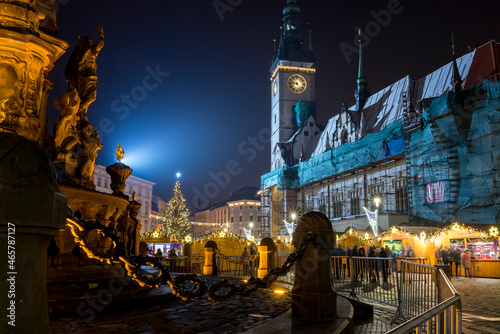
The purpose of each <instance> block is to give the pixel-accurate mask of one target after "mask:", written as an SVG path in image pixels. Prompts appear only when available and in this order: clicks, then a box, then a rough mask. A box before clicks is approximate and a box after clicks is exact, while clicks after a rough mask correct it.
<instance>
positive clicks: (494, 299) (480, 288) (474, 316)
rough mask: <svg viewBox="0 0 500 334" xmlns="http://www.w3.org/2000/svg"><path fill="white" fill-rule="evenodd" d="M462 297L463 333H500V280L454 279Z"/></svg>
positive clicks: (454, 283)
mask: <svg viewBox="0 0 500 334" xmlns="http://www.w3.org/2000/svg"><path fill="white" fill-rule="evenodd" d="M451 283H452V284H453V286H454V287H455V289H456V290H457V292H458V294H459V295H460V297H462V313H463V316H462V331H463V333H465V334H469V333H470V334H472V333H474V334H476V333H477V334H486V333H487V334H499V333H500V280H499V279H488V278H471V279H469V278H464V277H458V278H457V277H453V278H452V279H451Z"/></svg>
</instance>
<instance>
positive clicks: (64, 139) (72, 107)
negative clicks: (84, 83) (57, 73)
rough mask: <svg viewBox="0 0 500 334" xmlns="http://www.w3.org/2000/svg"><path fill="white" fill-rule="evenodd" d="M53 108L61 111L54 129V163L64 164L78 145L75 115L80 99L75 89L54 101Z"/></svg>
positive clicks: (76, 118) (76, 117)
mask: <svg viewBox="0 0 500 334" xmlns="http://www.w3.org/2000/svg"><path fill="white" fill-rule="evenodd" d="M54 108H56V109H59V110H61V117H59V119H58V120H57V121H56V125H55V128H54V136H55V138H54V141H55V149H56V152H55V153H56V156H55V159H54V161H55V162H66V161H68V159H70V158H71V150H72V149H73V148H74V147H75V145H76V144H77V143H78V131H77V129H76V123H77V120H78V116H77V115H76V114H77V112H78V109H79V108H80V97H79V96H78V92H77V91H76V89H73V90H71V91H69V92H67V93H66V94H64V96H63V97H62V98H60V99H59V98H56V99H55V100H54Z"/></svg>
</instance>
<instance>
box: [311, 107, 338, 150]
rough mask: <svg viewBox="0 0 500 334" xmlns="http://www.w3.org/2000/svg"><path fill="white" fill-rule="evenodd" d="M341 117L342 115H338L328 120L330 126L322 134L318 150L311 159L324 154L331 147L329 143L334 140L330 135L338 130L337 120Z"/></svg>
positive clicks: (317, 145) (317, 146)
mask: <svg viewBox="0 0 500 334" xmlns="http://www.w3.org/2000/svg"><path fill="white" fill-rule="evenodd" d="M339 117H340V114H337V115H335V116H333V117H332V118H330V119H329V120H328V124H327V125H326V127H325V129H324V130H323V132H322V133H321V136H320V137H319V140H318V144H316V149H315V150H314V152H313V153H312V155H311V157H315V156H317V155H319V154H321V153H323V152H326V151H328V148H329V147H330V143H328V141H331V140H332V138H331V137H330V136H329V135H328V134H329V133H331V134H334V133H335V131H336V130H337V120H338V119H339Z"/></svg>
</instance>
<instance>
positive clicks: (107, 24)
mask: <svg viewBox="0 0 500 334" xmlns="http://www.w3.org/2000/svg"><path fill="white" fill-rule="evenodd" d="M56 2H58V3H59V8H58V19H59V37H60V38H62V39H64V40H66V41H67V42H68V43H70V45H71V46H70V48H69V49H68V51H67V53H66V54H65V55H64V56H63V57H62V58H61V59H59V60H58V61H57V62H56V67H55V69H54V70H53V71H52V74H51V79H52V81H53V82H54V89H53V91H52V94H51V96H50V98H49V108H48V109H49V112H48V117H49V118H50V121H51V123H50V125H49V129H50V130H51V129H52V126H53V122H54V121H55V119H57V117H58V116H59V114H58V112H57V111H56V110H55V109H54V108H52V106H51V105H50V104H51V103H52V101H53V99H54V98H55V97H60V96H62V95H63V94H64V92H65V90H66V83H65V81H64V75H63V73H64V72H63V71H64V66H65V64H66V62H67V60H68V58H69V56H70V54H71V52H72V51H73V47H74V45H75V44H76V42H77V38H78V35H81V36H85V35H88V36H91V37H92V38H93V39H94V41H95V40H97V27H98V26H103V27H104V33H105V46H104V49H103V50H102V51H101V53H100V55H99V57H98V61H97V63H98V70H97V74H98V77H99V79H98V94H97V100H96V102H94V103H93V104H92V105H91V106H90V108H89V112H88V118H89V120H90V122H91V124H92V125H93V126H94V128H95V129H97V130H99V132H100V134H101V141H102V143H103V144H104V147H103V148H102V150H100V151H99V158H98V162H100V163H102V164H105V165H109V164H112V163H114V162H115V159H114V156H115V153H114V152H115V148H116V143H117V142H119V143H120V144H121V145H122V147H123V148H124V150H125V163H126V164H128V165H129V166H130V167H132V168H133V169H134V175H137V176H139V177H143V178H146V179H148V180H151V181H153V182H156V183H157V185H156V186H155V188H154V192H155V194H157V195H158V196H160V197H162V198H163V199H164V200H168V199H169V198H170V196H171V194H172V189H173V187H174V183H175V179H176V178H175V174H176V172H178V171H179V172H181V173H182V181H181V182H182V189H183V193H184V195H185V197H186V199H187V200H188V203H189V204H190V205H191V206H195V204H196V202H198V201H195V194H196V193H198V192H197V191H199V193H201V194H202V196H201V197H202V199H201V200H202V201H201V202H202V204H205V203H204V202H205V200H208V199H210V200H211V201H212V203H215V202H216V201H217V200H220V199H223V198H226V197H228V196H229V192H231V191H235V190H237V189H239V188H241V187H243V186H245V185H252V186H258V185H259V177H260V175H261V174H263V173H265V172H267V171H268V170H269V155H270V148H269V145H268V143H267V142H266V138H268V136H266V134H267V133H268V132H267V131H268V128H269V123H270V116H269V115H270V99H271V97H270V96H271V93H270V83H269V67H270V61H271V57H272V54H273V42H272V40H273V38H278V36H279V27H280V24H281V22H282V21H281V20H282V13H281V11H282V8H283V6H284V5H285V4H286V1H285V0H273V1H252V0H232V1H227V0H220V1H218V3H219V4H220V3H223V4H229V3H232V4H235V5H237V6H231V10H228V11H225V12H224V13H222V14H221V13H218V12H217V11H216V9H215V7H214V1H212V0H204V1H202V0H181V1H170V0H150V1H117V0H105V1H103V0H85V1H84V0H69V1H68V0H57V1H56ZM297 2H298V4H299V5H300V6H301V7H302V14H303V15H302V17H303V24H302V33H303V40H304V43H305V44H308V38H307V30H308V29H309V28H310V29H312V30H313V42H314V48H315V53H316V58H317V60H318V62H317V68H318V71H317V82H316V86H317V96H316V98H317V107H318V118H319V120H320V121H322V122H324V123H326V120H327V119H328V118H329V117H331V116H333V115H334V114H335V113H336V111H337V110H338V106H339V105H340V102H341V99H342V98H345V99H346V102H347V104H348V105H352V104H354V97H353V92H354V85H355V80H356V74H357V58H356V55H352V54H351V55H350V59H349V57H346V56H345V54H344V53H345V52H342V49H341V47H340V46H341V45H343V46H344V48H346V45H350V46H354V43H353V40H354V27H355V26H357V25H358V23H359V22H362V25H361V26H362V27H364V28H366V27H368V29H371V30H370V34H371V35H372V37H371V38H370V40H369V41H368V42H367V45H366V48H365V51H364V53H365V56H366V58H365V66H366V76H367V79H368V83H369V84H370V87H371V91H372V92H377V91H378V90H380V89H383V88H384V87H386V86H387V85H389V84H391V83H392V82H394V81H396V80H399V79H400V78H402V77H403V76H405V75H411V76H412V77H413V78H415V79H417V78H420V77H422V76H424V75H426V74H427V73H429V72H431V71H433V70H435V69H437V68H438V67H441V66H442V65H444V64H445V63H446V62H448V61H450V60H451V42H450V35H451V32H454V33H455V36H456V43H457V54H458V56H461V55H463V54H464V53H466V52H467V45H471V44H483V43H486V42H487V41H489V40H491V39H496V40H497V41H500V29H499V25H500V24H499V22H500V21H499V20H498V12H499V9H500V4H499V2H498V1H496V0H489V1H481V0H479V1H475V2H474V3H473V2H471V1H465V0H459V1H451V0H444V1H430V0H422V1H419V0H413V1H411V0H402V1H393V0H391V1H385V0H384V1H378V0H374V1H350V2H347V1H345V2H337V1H326V0H315V1H313V0H298V1H297ZM227 8H230V7H227ZM382 10H383V11H388V10H391V11H392V12H393V14H391V15H390V17H388V16H384V15H383V14H380V15H378V14H375V13H381V12H380V11H382ZM385 13H387V12H385ZM219 14H221V15H219ZM376 16H379V18H378V20H379V22H380V23H378V22H377V18H376ZM221 17H222V18H223V20H221ZM308 23H310V25H308ZM367 25H368V26H367ZM377 27H378V29H377ZM342 43H344V44H342ZM349 60H351V61H349ZM151 72H153V73H156V74H153V75H152V74H151ZM167 73H168V74H167ZM155 78H156V79H155ZM214 175H217V176H216V177H215V179H217V182H216V181H214Z"/></svg>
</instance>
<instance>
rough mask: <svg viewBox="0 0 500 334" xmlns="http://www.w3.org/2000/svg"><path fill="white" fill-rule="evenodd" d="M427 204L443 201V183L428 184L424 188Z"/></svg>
mask: <svg viewBox="0 0 500 334" xmlns="http://www.w3.org/2000/svg"><path fill="white" fill-rule="evenodd" d="M425 197H426V201H425V203H427V204H432V203H441V202H444V200H445V190H444V181H439V182H433V183H429V184H427V185H426V186H425Z"/></svg>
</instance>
